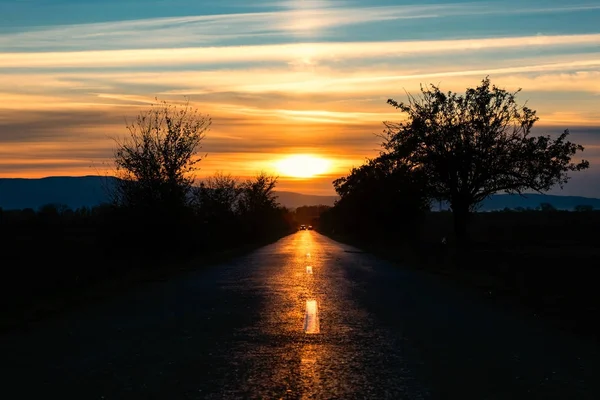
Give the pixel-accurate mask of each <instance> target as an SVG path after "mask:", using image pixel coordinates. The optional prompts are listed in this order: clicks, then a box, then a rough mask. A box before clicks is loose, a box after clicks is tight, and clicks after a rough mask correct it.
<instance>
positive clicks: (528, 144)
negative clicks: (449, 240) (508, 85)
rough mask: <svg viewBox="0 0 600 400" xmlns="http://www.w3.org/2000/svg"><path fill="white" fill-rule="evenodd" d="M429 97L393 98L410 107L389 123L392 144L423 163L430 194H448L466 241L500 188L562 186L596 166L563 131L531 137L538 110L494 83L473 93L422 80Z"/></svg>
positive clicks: (415, 164) (400, 154)
mask: <svg viewBox="0 0 600 400" xmlns="http://www.w3.org/2000/svg"><path fill="white" fill-rule="evenodd" d="M421 92H422V96H421V97H420V98H415V97H413V96H411V95H409V101H408V103H398V102H396V101H394V100H392V99H389V100H388V103H389V104H390V105H392V106H393V107H395V108H397V109H399V110H400V111H402V112H404V113H406V114H408V119H407V120H406V121H404V122H399V123H390V122H385V125H386V130H385V131H384V133H385V142H384V144H383V146H384V148H385V149H386V150H387V151H388V152H389V153H390V154H391V155H392V156H393V157H395V158H396V159H397V160H398V161H399V162H401V163H403V164H406V165H407V166H408V167H409V168H411V169H414V170H421V171H423V172H424V173H425V176H426V178H427V180H428V186H429V195H430V196H431V198H433V199H438V200H447V201H448V202H449V203H450V205H451V207H452V212H453V214H454V222H455V226H454V228H455V233H456V236H457V238H458V239H459V241H461V242H462V241H463V240H464V239H465V238H466V227H467V221H468V219H469V215H470V213H471V212H472V211H474V210H475V209H476V207H477V205H478V204H479V203H480V202H481V201H483V200H484V199H486V198H487V197H489V196H490V195H492V194H494V193H497V192H506V193H519V194H522V193H523V191H524V190H527V189H531V190H534V191H537V192H545V191H548V190H550V188H552V187H553V186H555V185H559V186H561V187H562V185H563V184H565V183H566V182H567V181H568V179H569V176H568V172H570V171H580V170H582V169H586V168H588V167H589V163H588V162H587V161H585V160H583V161H581V162H579V163H577V164H576V163H572V162H571V159H572V157H573V156H574V155H575V154H576V153H577V152H578V151H583V146H581V145H578V144H574V143H571V142H569V141H567V140H566V138H567V136H568V135H569V131H568V130H565V131H564V133H563V134H561V135H560V136H559V137H558V138H556V139H554V140H552V139H551V138H550V136H539V137H530V136H529V134H530V131H531V128H532V127H533V125H534V123H535V122H536V121H537V120H538V117H537V116H536V112H535V111H534V110H532V109H530V108H528V107H526V106H525V105H518V104H517V102H516V95H517V94H518V93H519V92H520V89H519V90H518V91H516V92H514V93H511V92H508V91H506V90H504V89H499V88H497V87H496V86H491V85H490V80H489V78H485V79H484V80H483V81H482V83H481V85H480V86H478V87H476V88H474V89H473V88H469V89H467V91H466V93H465V95H464V96H463V95H457V94H456V93H452V92H448V93H447V94H446V93H443V92H442V91H441V90H440V89H439V88H438V87H437V86H435V85H431V88H428V89H424V88H423V87H421Z"/></svg>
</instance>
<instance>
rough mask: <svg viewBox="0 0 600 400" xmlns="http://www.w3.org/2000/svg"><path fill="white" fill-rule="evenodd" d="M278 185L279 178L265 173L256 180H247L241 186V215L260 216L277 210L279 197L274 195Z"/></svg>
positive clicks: (239, 204)
mask: <svg viewBox="0 0 600 400" xmlns="http://www.w3.org/2000/svg"><path fill="white" fill-rule="evenodd" d="M276 185H277V177H274V176H269V175H267V174H266V173H264V172H261V173H260V174H258V175H257V176H256V177H255V178H254V179H247V180H246V181H244V182H242V184H241V185H240V190H241V193H240V198H239V203H238V206H239V211H240V213H241V214H250V213H252V214H260V213H261V212H262V211H265V210H272V209H275V208H276V207H277V205H278V203H277V196H275V194H274V193H273V191H274V190H275V186H276Z"/></svg>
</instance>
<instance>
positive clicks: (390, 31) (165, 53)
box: [0, 0, 600, 197]
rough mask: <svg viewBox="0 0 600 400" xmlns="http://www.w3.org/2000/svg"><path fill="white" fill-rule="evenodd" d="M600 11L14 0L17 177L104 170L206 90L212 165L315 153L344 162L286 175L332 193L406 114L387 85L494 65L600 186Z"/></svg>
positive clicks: (399, 92) (0, 37)
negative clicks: (171, 111) (155, 107)
mask: <svg viewBox="0 0 600 400" xmlns="http://www.w3.org/2000/svg"><path fill="white" fill-rule="evenodd" d="M598 21H600V3H598V2H597V1H575V2H572V3H566V2H559V1H554V0H552V1H502V2H499V1H496V2H493V1H492V2H480V1H478V2H463V3H455V2H447V1H446V2H442V1H425V2H416V1H413V2H410V1H382V0H376V1H370V2H368V3H366V2H358V1H297V0H295V1H268V0H267V1H263V2H248V1H186V0H175V1H138V0H122V1H113V0H108V1H39V0H38V1H35V0H32V1H27V0H21V1H18V0H17V1H10V2H8V1H0V95H2V96H3V98H4V99H5V101H4V102H3V103H2V104H0V176H24V177H27V176H31V177H33V176H45V175H56V174H68V175H84V174H90V173H93V170H96V169H98V168H101V166H103V165H105V164H106V163H108V162H110V157H111V154H112V148H113V147H114V146H113V142H112V141H111V140H110V137H114V136H118V135H121V134H125V133H126V131H125V129H124V123H123V121H124V119H125V118H126V117H132V116H135V114H136V113H137V112H139V110H141V109H143V108H144V107H145V106H147V105H148V104H149V103H151V102H152V101H153V100H154V98H155V97H156V96H158V97H159V98H161V99H165V100H169V101H180V100H182V98H183V96H188V97H189V98H190V99H191V101H192V102H193V103H194V104H195V105H197V106H198V108H200V109H201V111H203V112H206V113H208V114H210V115H211V116H212V117H213V120H214V121H215V122H214V125H213V128H212V130H211V132H210V133H209V135H208V136H207V139H206V141H205V143H204V147H203V150H204V151H206V152H208V153H209V157H208V158H207V159H206V160H204V161H203V162H202V163H201V165H202V166H203V169H202V171H201V173H202V174H211V173H212V172H214V171H216V170H224V171H230V172H232V173H233V174H234V175H238V176H246V175H248V174H252V173H253V172H255V171H257V170H260V169H269V168H270V166H271V165H272V164H273V162H274V160H276V159H277V157H281V156H282V155H286V154H298V153H310V154H314V155H317V156H321V157H325V158H328V159H329V160H331V163H332V165H333V167H332V168H331V170H330V171H329V172H328V174H326V175H324V176H322V177H319V178H318V179H312V180H298V179H291V178H289V179H286V177H282V180H281V184H280V187H281V188H282V189H283V188H286V189H293V190H298V191H302V192H306V193H321V194H331V193H332V192H333V189H332V187H331V180H332V179H333V178H335V177H337V176H340V175H342V174H344V173H345V172H347V170H348V168H350V167H351V166H353V165H358V164H360V163H361V162H362V160H363V159H364V158H365V157H368V156H373V155H375V154H376V151H377V148H378V143H379V140H378V139H377V138H376V137H375V135H374V134H373V133H376V132H379V131H381V128H382V125H381V122H382V121H384V120H397V119H399V118H401V115H399V114H397V113H396V112H395V111H394V110H393V109H392V108H391V107H390V106H388V105H386V104H385V101H386V99H387V98H390V97H392V98H395V99H397V100H402V99H403V98H404V97H403V96H405V90H407V91H409V92H412V93H414V92H416V91H418V88H419V84H420V83H425V84H427V83H435V84H440V86H441V87H442V89H444V90H453V91H458V92H463V91H464V90H465V89H466V88H467V87H473V86H475V85H477V84H478V83H479V81H480V80H481V79H482V78H484V77H485V76H486V75H490V77H491V79H492V82H493V83H496V84H497V85H499V86H501V87H505V88H507V89H511V90H513V89H517V88H519V87H521V88H522V89H523V92H522V93H521V94H520V95H519V99H520V100H522V101H528V102H529V105H530V106H531V107H532V108H534V109H536V110H538V115H539V116H540V121H539V122H538V124H537V127H536V132H535V133H537V134H545V133H551V134H555V133H557V132H560V131H561V130H562V129H565V128H570V129H571V131H572V133H573V134H572V140H574V141H578V142H581V143H582V144H584V146H586V151H585V157H586V158H588V159H590V160H591V162H592V168H591V169H590V171H586V172H585V173H582V174H579V175H578V176H577V177H575V178H574V179H573V181H572V183H571V184H569V185H568V186H567V189H566V190H565V191H563V192H562V193H563V194H578V195H586V196H599V197H600V185H595V182H596V181H598V180H597V178H600V168H595V166H594V161H596V160H597V161H600V140H599V138H600V136H599V135H600V128H599V127H600V107H599V105H600V80H599V79H598V78H599V77H600V24H599V23H598ZM596 171H598V172H596Z"/></svg>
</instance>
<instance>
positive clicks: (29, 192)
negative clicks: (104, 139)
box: [0, 176, 600, 211]
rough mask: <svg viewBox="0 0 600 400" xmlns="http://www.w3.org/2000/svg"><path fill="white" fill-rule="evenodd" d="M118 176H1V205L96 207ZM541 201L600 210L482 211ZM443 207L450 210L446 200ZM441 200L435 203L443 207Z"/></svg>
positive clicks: (493, 204) (493, 205)
mask: <svg viewBox="0 0 600 400" xmlns="http://www.w3.org/2000/svg"><path fill="white" fill-rule="evenodd" d="M116 182H117V178H114V177H104V176H80V177H68V176H64V177H63V176H55V177H47V178H39V179H24V178H0V207H2V208H3V209H5V210H11V209H23V208H33V209H38V208H40V207H41V206H43V205H45V204H50V203H53V204H64V205H66V206H68V207H70V208H72V209H75V208H79V207H93V206H96V205H99V204H101V203H106V202H109V201H110V190H111V188H113V187H114V185H115V184H116ZM275 195H276V196H278V198H277V200H278V201H279V203H280V204H282V205H283V206H285V207H288V208H297V207H300V206H316V205H326V206H333V204H334V202H335V200H337V199H338V196H316V195H308V194H301V193H295V192H287V191H275ZM540 203H549V204H552V205H553V206H554V207H555V208H557V209H559V210H572V209H574V208H575V207H576V206H578V205H590V206H592V207H594V208H595V209H600V199H596V198H588V197H579V196H556V195H544V194H526V195H525V197H521V196H518V195H508V194H497V195H493V196H491V197H490V198H488V199H486V200H485V201H484V202H483V203H482V204H481V207H480V208H479V211H493V210H502V209H504V208H507V207H508V208H517V207H523V208H535V207H537V206H539V205H540ZM441 206H442V209H448V208H449V206H448V204H447V203H444V202H442V204H441ZM439 207H440V203H438V202H434V203H433V204H432V209H433V210H439Z"/></svg>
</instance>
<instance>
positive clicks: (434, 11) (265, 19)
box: [0, 1, 600, 51]
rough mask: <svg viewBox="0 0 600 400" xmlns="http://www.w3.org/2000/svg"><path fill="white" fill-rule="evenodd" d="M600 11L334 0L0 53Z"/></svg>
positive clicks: (37, 40)
mask: <svg viewBox="0 0 600 400" xmlns="http://www.w3.org/2000/svg"><path fill="white" fill-rule="evenodd" d="M596 9H600V5H598V4H593V3H587V4H586V3H583V4H572V5H561V6H545V7H529V6H527V5H526V4H521V3H518V2H517V3H512V4H511V5H507V4H506V3H505V2H481V3H473V2H470V3H454V4H453V3H446V4H442V3H440V4H423V5H394V6H360V7H357V6H349V5H348V4H347V3H333V2H302V1H297V2H289V4H288V5H287V7H286V9H284V10H278V11H268V12H252V13H232V14H214V15H189V16H182V17H168V18H148V19H138V20H125V21H111V22H101V23H88V24H74V25H63V26H52V27H38V28H34V29H31V28H29V30H26V31H21V32H13V33H5V34H0V49H4V51H10V50H18V51H23V50H27V49H55V50H58V51H64V50H69V49H107V48H108V49H134V48H140V47H141V48H148V47H152V48H154V47H190V46H192V45H194V46H197V45H203V46H211V45H222V44H224V43H230V44H231V43H232V42H235V41H240V40H241V41H242V43H240V44H243V43H244V41H245V42H248V41H256V39H263V40H264V39H267V40H269V39H271V40H277V41H281V39H290V38H294V37H295V38H298V37H301V38H304V39H307V38H310V37H317V36H318V37H319V38H320V39H324V38H326V37H327V35H328V32H330V31H331V30H332V29H337V28H341V27H346V26H350V25H357V24H363V25H364V24H369V23H377V22H383V21H401V20H411V19H433V18H452V17H461V18H464V17H465V16H477V15H480V16H484V15H510V14H518V15H526V14H540V13H564V12H569V11H571V12H573V11H588V10H596Z"/></svg>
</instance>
